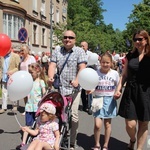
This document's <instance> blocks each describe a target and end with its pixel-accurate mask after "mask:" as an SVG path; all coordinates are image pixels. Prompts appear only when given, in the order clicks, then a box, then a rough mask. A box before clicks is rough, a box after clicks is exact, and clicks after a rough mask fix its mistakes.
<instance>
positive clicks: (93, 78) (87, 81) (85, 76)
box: [78, 68, 99, 90]
mask: <svg viewBox="0 0 150 150" xmlns="http://www.w3.org/2000/svg"><path fill="white" fill-rule="evenodd" d="M78 81H79V84H80V86H81V87H82V88H83V89H85V90H93V89H95V88H96V86H97V85H98V83H99V76H98V74H97V72H96V71H95V70H94V69H92V68H85V69H83V70H81V71H80V72H79V76H78Z"/></svg>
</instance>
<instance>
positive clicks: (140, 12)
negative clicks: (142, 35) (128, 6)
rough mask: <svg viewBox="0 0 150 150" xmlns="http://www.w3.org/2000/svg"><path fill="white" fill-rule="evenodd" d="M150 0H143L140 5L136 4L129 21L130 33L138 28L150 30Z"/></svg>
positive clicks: (128, 29)
mask: <svg viewBox="0 0 150 150" xmlns="http://www.w3.org/2000/svg"><path fill="white" fill-rule="evenodd" d="M149 16H150V1H149V0H143V1H142V2H141V3H139V4H138V5H134V9H133V10H132V13H131V15H130V16H129V23H127V31H128V34H130V35H132V34H133V31H135V30H137V29H145V30H147V31H148V32H150V19H149Z"/></svg>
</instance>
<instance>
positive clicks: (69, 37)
mask: <svg viewBox="0 0 150 150" xmlns="http://www.w3.org/2000/svg"><path fill="white" fill-rule="evenodd" d="M64 39H69V40H72V39H75V37H73V36H64Z"/></svg>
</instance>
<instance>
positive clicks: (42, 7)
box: [41, 0, 45, 16]
mask: <svg viewBox="0 0 150 150" xmlns="http://www.w3.org/2000/svg"><path fill="white" fill-rule="evenodd" d="M41 15H44V16H45V0H42V5H41Z"/></svg>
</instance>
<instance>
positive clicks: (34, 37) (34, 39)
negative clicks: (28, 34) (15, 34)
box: [33, 25, 37, 44]
mask: <svg viewBox="0 0 150 150" xmlns="http://www.w3.org/2000/svg"><path fill="white" fill-rule="evenodd" d="M36 43H37V25H33V44H36Z"/></svg>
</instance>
